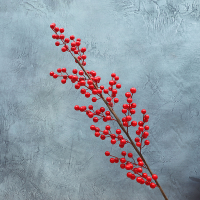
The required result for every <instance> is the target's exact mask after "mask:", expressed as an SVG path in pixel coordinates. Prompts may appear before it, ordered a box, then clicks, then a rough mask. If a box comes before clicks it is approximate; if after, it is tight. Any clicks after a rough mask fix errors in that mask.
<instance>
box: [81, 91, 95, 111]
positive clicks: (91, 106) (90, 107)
mask: <svg viewBox="0 0 200 200" xmlns="http://www.w3.org/2000/svg"><path fill="white" fill-rule="evenodd" d="M83 89H84V88H83ZM84 90H85V89H84ZM88 109H90V110H93V105H89V106H88Z"/></svg>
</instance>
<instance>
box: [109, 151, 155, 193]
mask: <svg viewBox="0 0 200 200" xmlns="http://www.w3.org/2000/svg"><path fill="white" fill-rule="evenodd" d="M126 154H127V153H126V151H122V152H121V155H122V156H123V157H122V158H118V157H115V156H112V155H110V152H109V151H106V152H105V155H106V156H111V157H112V158H110V162H111V163H118V162H119V161H120V163H121V164H120V167H121V168H122V169H126V170H131V171H132V172H133V173H131V172H128V173H127V177H128V178H130V179H131V180H134V179H136V181H137V182H138V183H140V184H144V183H145V184H146V185H147V186H148V185H150V187H151V188H152V189H154V188H155V187H157V185H156V184H155V183H153V182H151V181H152V179H153V180H157V179H158V176H157V175H156V174H153V175H152V177H151V176H148V175H147V173H143V169H142V167H143V168H146V167H145V166H144V163H143V161H142V159H141V158H140V157H139V158H137V163H136V161H135V160H134V158H133V154H132V153H128V157H129V158H132V159H133V162H130V161H127V160H126V158H125V156H126ZM145 180H146V181H145Z"/></svg>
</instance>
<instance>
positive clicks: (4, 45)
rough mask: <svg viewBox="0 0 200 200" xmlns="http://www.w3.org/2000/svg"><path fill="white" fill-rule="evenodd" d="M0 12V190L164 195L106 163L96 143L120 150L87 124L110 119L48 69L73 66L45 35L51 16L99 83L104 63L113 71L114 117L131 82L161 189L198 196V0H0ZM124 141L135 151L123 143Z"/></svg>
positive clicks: (141, 199)
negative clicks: (86, 109) (77, 42)
mask: <svg viewBox="0 0 200 200" xmlns="http://www.w3.org/2000/svg"><path fill="white" fill-rule="evenodd" d="M0 18H1V20H0V27H1V29H0V36H1V48H0V63H1V64H0V75H1V76H0V94H1V95H0V155H1V156H0V200H130V199H132V200H162V199H164V198H163V196H162V195H161V193H160V191H159V189H158V188H156V189H154V190H152V189H150V188H149V187H147V186H146V185H140V184H138V183H136V181H135V180H134V181H132V180H130V179H128V178H127V177H126V173H127V171H126V170H122V169H121V168H120V167H119V163H118V164H116V163H115V164H111V163H110V162H109V158H108V157H106V156H105V155H104V153H105V151H110V152H111V154H112V155H115V156H120V154H121V151H122V149H120V148H119V147H118V144H116V145H111V144H110V140H109V139H106V140H105V141H101V140H100V139H99V138H96V137H95V136H94V132H92V131H91V130H90V125H92V124H94V125H96V126H98V127H99V128H100V129H101V130H102V129H103V130H104V128H105V126H106V125H111V126H112V128H111V131H112V132H114V131H115V129H117V128H119V126H118V124H117V123H115V122H108V123H104V122H102V121H100V122H98V123H97V124H95V123H94V122H93V121H92V119H89V118H88V117H87V116H86V115H85V113H81V112H77V111H75V110H74V106H75V105H80V106H82V105H85V106H88V105H90V104H92V101H91V98H89V99H86V98H85V97H84V95H82V94H81V93H80V91H79V90H75V89H74V84H72V83H71V82H70V81H67V83H66V84H65V85H63V84H61V82H60V80H61V79H59V78H58V79H53V78H52V77H50V76H49V72H50V71H54V72H56V70H57V68H59V67H60V68H63V67H66V68H67V71H69V72H70V73H71V71H72V69H74V68H77V69H80V68H79V66H78V65H77V64H76V63H75V62H74V60H73V58H72V56H71V55H70V54H69V53H63V52H61V50H60V49H61V47H56V46H55V45H54V43H55V40H53V39H52V34H53V31H52V30H51V29H50V27H49V25H50V24H51V23H53V22H54V23H56V25H57V26H58V27H63V28H65V33H64V34H65V36H66V37H69V36H70V35H75V37H76V38H81V40H82V42H81V47H86V48H87V51H86V55H87V59H86V62H87V65H86V67H85V68H86V69H87V70H95V71H96V72H97V75H99V76H101V77H102V79H101V84H102V85H104V86H106V87H108V82H109V80H110V79H111V77H110V74H111V73H113V72H114V73H116V74H117V75H118V76H119V77H120V79H119V83H121V84H122V88H121V89H120V90H119V91H118V94H117V97H118V98H119V103H118V104H117V105H116V106H115V111H116V113H117V114H118V116H119V118H120V119H122V117H124V115H123V114H122V113H121V109H122V105H123V103H126V97H125V95H124V94H125V93H126V92H128V91H129V89H130V88H131V87H135V88H136V89H137V92H136V94H134V97H133V102H135V103H136V104H137V108H136V114H135V115H134V117H133V119H134V120H136V121H140V120H142V114H141V113H140V111H141V110H142V109H146V110H147V114H149V116H150V119H149V122H148V125H149V127H150V130H149V140H150V142H151V144H150V145H149V146H148V147H146V148H144V149H143V154H144V157H145V159H146V160H147V162H148V164H149V166H150V168H151V170H152V171H153V172H154V173H156V174H157V175H158V177H159V178H158V181H159V183H160V185H161V186H162V188H163V190H164V191H165V193H166V195H167V197H168V199H169V200H199V199H200V154H199V152H200V144H199V143H200V132H199V130H200V123H199V122H200V116H199V112H200V102H199V99H200V85H199V80H200V2H199V1H197V0H196V1H192V0H191V1H190V0H158V1H156V0H140V1H139V0H125V1H122V0H101V1H99V0H82V1H78V0H56V1H55V0H40V1H36V0H35V1H34V0H13V1H11V0H6V1H4V0H0ZM105 96H106V95H105ZM93 105H94V108H95V109H98V108H100V107H101V106H104V103H103V102H102V101H101V102H100V101H98V102H96V103H93ZM135 131H136V128H131V129H130V136H131V137H132V138H133V139H134V138H135V137H136V134H135ZM124 137H125V135H124ZM123 150H125V151H127V152H133V154H134V157H135V158H137V154H136V153H135V151H134V149H133V148H132V147H131V146H130V145H127V146H125V148H124V149H123Z"/></svg>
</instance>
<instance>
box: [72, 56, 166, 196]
mask: <svg viewBox="0 0 200 200" xmlns="http://www.w3.org/2000/svg"><path fill="white" fill-rule="evenodd" d="M71 55H72V56H73V57H74V59H75V60H76V62H77V63H78V64H79V66H80V67H81V68H82V70H83V71H84V72H85V74H86V76H87V77H88V78H89V79H90V80H91V81H92V82H93V85H94V87H95V88H96V89H97V90H98V87H97V85H96V84H95V83H94V81H93V80H92V79H91V78H90V76H89V74H88V73H87V72H86V70H85V68H84V67H83V65H82V64H81V63H80V61H79V60H78V58H77V57H76V56H74V55H73V54H71ZM100 96H101V98H102V100H103V101H104V103H105V104H106V106H107V107H108V109H109V110H110V112H111V113H112V114H113V115H114V117H115V119H116V120H117V123H118V124H119V126H120V127H121V129H122V130H123V131H124V133H125V134H126V136H127V137H128V139H129V141H130V143H131V145H132V146H133V148H134V149H135V151H136V152H137V154H138V155H139V156H140V157H141V159H142V160H143V162H144V164H145V165H146V167H147V169H148V171H149V172H150V174H151V175H153V173H152V171H151V169H150V167H149V165H148V164H147V162H146V160H145V159H144V157H143V155H142V154H141V152H140V151H139V150H138V148H137V147H136V145H135V144H134V142H133V140H132V139H131V137H130V135H129V133H128V132H127V131H126V130H125V128H124V126H123V125H122V123H121V121H120V119H119V117H118V116H117V115H116V113H115V111H114V110H113V109H112V108H111V107H110V105H109V104H108V103H107V101H106V99H105V98H104V96H103V95H102V94H100ZM155 182H156V184H157V186H158V187H159V189H160V191H161V193H162V195H163V197H164V198H165V200H168V198H167V196H166V194H165V193H164V191H163V189H162V187H161V186H160V184H159V183H158V181H157V180H155Z"/></svg>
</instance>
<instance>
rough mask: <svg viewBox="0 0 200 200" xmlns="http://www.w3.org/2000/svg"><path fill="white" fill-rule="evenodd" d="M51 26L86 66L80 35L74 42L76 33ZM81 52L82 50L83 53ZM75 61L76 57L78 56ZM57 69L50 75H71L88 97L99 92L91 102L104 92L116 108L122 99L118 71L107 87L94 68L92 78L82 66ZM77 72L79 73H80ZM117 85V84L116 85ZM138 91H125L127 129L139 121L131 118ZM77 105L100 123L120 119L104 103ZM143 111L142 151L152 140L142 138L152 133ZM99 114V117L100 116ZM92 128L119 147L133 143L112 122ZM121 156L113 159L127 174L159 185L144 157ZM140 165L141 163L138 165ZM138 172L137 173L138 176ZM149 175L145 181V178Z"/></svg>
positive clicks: (64, 47)
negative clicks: (69, 70)
mask: <svg viewBox="0 0 200 200" xmlns="http://www.w3.org/2000/svg"><path fill="white" fill-rule="evenodd" d="M50 27H51V28H52V30H53V31H54V32H55V33H56V34H54V35H52V37H53V39H60V40H61V41H62V42H63V45H64V46H63V47H62V48H61V50H62V51H63V52H65V51H69V52H70V53H71V54H72V52H74V54H78V55H79V56H78V60H79V61H81V60H82V63H81V64H82V65H83V66H85V65H86V62H85V61H84V60H85V59H86V55H84V52H85V51H86V48H85V47H83V48H81V50H80V49H79V46H80V44H81V39H79V38H78V39H77V40H76V42H75V40H74V39H75V37H74V36H73V35H71V36H70V39H69V38H65V36H64V35H63V34H61V35H58V34H57V33H58V31H60V33H63V32H64V29H63V28H60V29H59V28H58V27H56V24H54V23H53V24H51V25H50ZM70 40H72V42H71V49H69V47H68V46H67V45H66V44H67V43H69V42H70ZM55 44H56V46H59V45H60V42H59V41H57V42H56V43H55ZM81 53H82V54H81ZM75 61H76V60H75ZM57 72H58V73H61V75H58V74H56V73H54V72H53V71H51V72H50V76H53V78H55V79H56V78H57V77H62V80H61V83H63V84H65V83H66V80H67V79H70V80H71V82H72V83H76V84H75V89H77V90H78V89H80V88H81V87H83V88H81V89H80V92H81V94H84V95H85V97H86V98H89V97H90V96H91V95H96V96H98V97H99V98H98V99H97V98H96V97H92V102H96V101H97V100H99V99H101V98H102V93H104V94H107V95H108V97H107V98H106V101H107V103H108V104H109V105H110V107H111V108H112V109H113V106H114V105H115V104H116V103H118V102H119V99H118V98H116V95H117V93H118V90H117V89H120V88H121V84H120V83H117V81H118V80H119V77H118V76H116V74H115V73H112V74H111V77H112V80H110V81H109V87H108V89H105V88H104V86H103V85H101V86H98V84H99V83H100V81H101V77H100V76H96V75H97V74H96V72H95V71H93V70H92V71H88V70H86V72H87V74H88V75H89V77H90V78H88V77H87V76H86V74H85V73H84V71H82V70H80V71H78V70H77V69H73V70H72V74H70V75H69V74H68V73H67V70H66V68H62V69H61V68H58V69H57ZM78 75H80V76H79V77H78ZM114 86H115V87H116V88H114ZM134 93H136V89H135V88H131V89H130V92H126V93H125V96H126V97H127V104H123V109H122V113H123V114H125V117H123V118H122V122H123V126H124V127H127V132H128V127H131V126H134V127H135V126H137V122H136V121H131V120H132V115H133V114H135V109H134V108H136V106H137V105H136V103H133V99H132V97H133V94H134ZM74 109H75V110H76V111H78V110H79V111H81V112H86V115H87V116H88V117H89V118H93V122H95V123H97V122H98V121H99V120H100V119H103V121H104V122H107V121H109V120H115V121H117V120H116V119H115V118H113V117H112V116H111V113H110V111H105V108H104V107H101V108H100V109H97V110H94V109H93V106H92V105H89V106H88V109H87V108H86V106H80V107H79V106H78V105H76V106H74ZM141 113H142V114H143V121H139V122H138V125H139V127H138V130H136V134H137V135H138V137H136V138H135V143H136V146H137V147H139V148H140V153H141V149H142V148H143V147H144V146H145V145H149V144H150V142H149V140H145V141H144V146H143V147H142V142H143V140H144V139H146V138H147V137H148V136H149V133H148V132H147V130H149V126H148V125H145V126H144V123H146V122H148V120H149V115H147V114H146V110H145V109H142V110H141ZM97 116H98V117H99V118H98V117H97ZM90 129H91V130H93V131H95V136H96V137H100V139H101V140H105V138H107V137H110V138H111V141H110V142H111V144H113V145H114V144H116V143H117V142H118V141H119V147H120V148H124V146H125V144H127V143H130V142H129V141H128V140H126V139H124V138H123V136H122V135H121V130H120V129H117V130H116V134H112V132H111V127H110V126H109V125H107V126H106V127H105V130H102V131H101V130H100V128H99V127H95V126H94V125H91V126H90ZM105 155H106V156H111V155H110V152H108V151H106V152H105ZM122 156H124V158H121V159H119V158H117V157H115V156H112V157H114V158H111V159H110V162H111V163H114V162H115V163H118V162H119V160H120V162H121V163H122V164H121V165H120V167H121V168H122V169H124V168H125V169H127V170H132V171H133V172H134V174H132V173H131V172H128V173H127V177H128V178H130V179H132V180H134V179H136V181H137V182H138V183H140V184H144V183H145V184H146V185H150V187H151V188H155V187H156V186H157V185H156V184H154V183H153V182H151V180H152V179H154V180H157V178H158V176H157V175H156V174H154V175H153V176H152V178H151V177H150V176H148V175H147V174H146V173H142V172H143V169H142V168H146V167H145V166H144V163H143V161H142V159H141V158H140V157H139V158H138V159H137V161H138V163H136V162H135V161H134V159H133V154H132V153H128V157H129V158H132V159H133V161H134V162H130V161H126V159H125V156H126V152H125V151H122ZM137 166H139V167H137ZM141 173H142V174H141ZM135 174H136V175H138V177H136V176H135ZM144 179H146V181H145V180H144Z"/></svg>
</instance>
